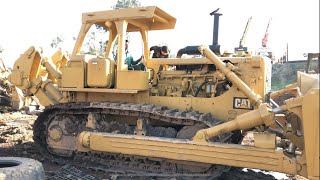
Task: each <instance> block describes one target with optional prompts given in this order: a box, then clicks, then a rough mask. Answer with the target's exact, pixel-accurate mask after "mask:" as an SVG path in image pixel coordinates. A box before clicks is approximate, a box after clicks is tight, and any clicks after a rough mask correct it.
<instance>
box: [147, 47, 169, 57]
mask: <svg viewBox="0 0 320 180" xmlns="http://www.w3.org/2000/svg"><path fill="white" fill-rule="evenodd" d="M151 51H153V54H152V58H168V57H169V50H168V46H162V47H160V46H152V47H151V48H150V52H151Z"/></svg>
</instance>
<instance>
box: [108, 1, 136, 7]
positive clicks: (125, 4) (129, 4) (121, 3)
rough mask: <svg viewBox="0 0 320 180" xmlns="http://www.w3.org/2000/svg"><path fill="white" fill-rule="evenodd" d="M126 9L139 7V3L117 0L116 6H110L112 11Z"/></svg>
mask: <svg viewBox="0 0 320 180" xmlns="http://www.w3.org/2000/svg"><path fill="white" fill-rule="evenodd" d="M128 7H141V3H140V2H139V1H138V0H117V3H116V5H114V6H112V8H113V9H119V8H128Z"/></svg>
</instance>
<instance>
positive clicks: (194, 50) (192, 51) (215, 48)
mask: <svg viewBox="0 0 320 180" xmlns="http://www.w3.org/2000/svg"><path fill="white" fill-rule="evenodd" d="M219 9H220V8H218V9H216V10H214V11H213V12H211V13H210V15H211V16H212V15H213V16H214V19H213V40H212V45H209V48H210V49H211V51H212V52H214V53H215V54H217V55H221V52H220V45H219V43H218V35H219V18H220V16H221V15H222V14H220V13H217V12H218V10H219ZM198 47H199V46H187V47H184V48H182V49H180V50H179V51H178V53H177V58H181V56H182V55H183V54H188V55H200V54H201V53H200V51H199V50H198Z"/></svg>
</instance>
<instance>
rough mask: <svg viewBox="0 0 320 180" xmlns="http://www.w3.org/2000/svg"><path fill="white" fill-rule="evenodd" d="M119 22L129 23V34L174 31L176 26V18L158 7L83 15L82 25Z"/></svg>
mask: <svg viewBox="0 0 320 180" xmlns="http://www.w3.org/2000/svg"><path fill="white" fill-rule="evenodd" d="M119 20H126V21H127V22H128V28H127V32H133V31H139V30H140V29H143V30H147V31H151V30H164V29H173V28H174V26H175V24H176V18H174V17H172V16H171V15H169V14H168V13H166V12H165V11H163V10H162V9H160V8H158V7H157V6H147V7H135V8H126V9H114V10H108V11H97V12H88V13H83V14H82V23H84V24H91V23H92V24H100V25H106V24H110V23H111V24H113V23H114V21H119Z"/></svg>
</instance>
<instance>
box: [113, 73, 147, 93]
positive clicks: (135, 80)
mask: <svg viewBox="0 0 320 180" xmlns="http://www.w3.org/2000/svg"><path fill="white" fill-rule="evenodd" d="M148 77H149V73H148V72H146V71H118V74H117V89H130V90H131V89H132V90H147V89H149V81H148Z"/></svg>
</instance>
